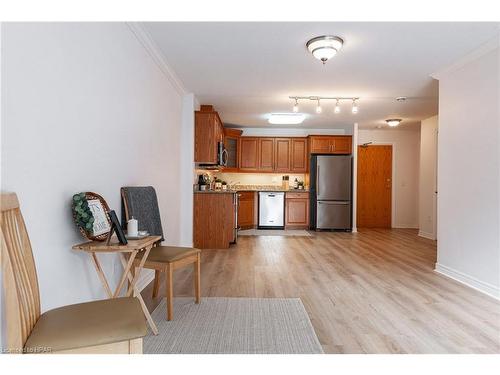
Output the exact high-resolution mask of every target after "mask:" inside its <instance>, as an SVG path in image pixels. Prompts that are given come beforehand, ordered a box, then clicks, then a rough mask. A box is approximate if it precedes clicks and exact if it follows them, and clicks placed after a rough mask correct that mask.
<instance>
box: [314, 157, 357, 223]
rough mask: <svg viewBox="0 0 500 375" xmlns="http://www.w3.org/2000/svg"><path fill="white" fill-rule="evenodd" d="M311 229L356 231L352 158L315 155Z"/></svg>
mask: <svg viewBox="0 0 500 375" xmlns="http://www.w3.org/2000/svg"><path fill="white" fill-rule="evenodd" d="M310 194H311V199H310V202H311V210H310V212H311V223H310V224H311V228H313V229H337V230H346V231H349V230H351V229H352V157H351V156H350V155H312V156H311V168H310Z"/></svg>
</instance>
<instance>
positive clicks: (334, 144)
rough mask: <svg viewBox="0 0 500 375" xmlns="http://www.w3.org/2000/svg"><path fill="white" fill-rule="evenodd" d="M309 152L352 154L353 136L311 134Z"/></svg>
mask: <svg viewBox="0 0 500 375" xmlns="http://www.w3.org/2000/svg"><path fill="white" fill-rule="evenodd" d="M309 152H310V153H311V154H350V153H352V136H350V135H334V136H325V135H311V136H309Z"/></svg>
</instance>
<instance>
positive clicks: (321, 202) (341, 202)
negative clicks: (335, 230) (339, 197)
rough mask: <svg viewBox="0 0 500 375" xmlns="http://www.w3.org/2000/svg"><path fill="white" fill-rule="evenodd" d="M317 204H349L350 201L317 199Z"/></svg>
mask: <svg viewBox="0 0 500 375" xmlns="http://www.w3.org/2000/svg"><path fill="white" fill-rule="evenodd" d="M318 204H344V205H347V204H351V202H350V201H318Z"/></svg>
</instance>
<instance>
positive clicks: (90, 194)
mask: <svg viewBox="0 0 500 375" xmlns="http://www.w3.org/2000/svg"><path fill="white" fill-rule="evenodd" d="M85 199H86V200H87V201H89V200H93V199H98V200H99V201H100V202H101V204H102V207H103V208H104V211H105V215H106V219H107V220H108V223H109V225H110V227H111V219H110V218H109V214H108V212H109V206H108V204H107V203H106V201H105V200H104V198H103V197H102V196H100V195H99V194H97V193H93V192H91V191H87V192H85ZM71 211H72V213H73V220H74V222H75V224H76V226H77V227H78V229H79V231H80V233H81V234H82V236H83V237H85V238H86V239H88V240H90V241H106V239H107V238H108V234H109V232H107V233H101V234H99V235H98V236H94V235H91V234H90V233H89V232H88V231H87V230H86V229H85V228H82V227H81V225H80V224H79V223H78V220H77V218H76V212H75V210H74V206H73V204H72V208H71Z"/></svg>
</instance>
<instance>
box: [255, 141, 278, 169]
mask: <svg viewBox="0 0 500 375" xmlns="http://www.w3.org/2000/svg"><path fill="white" fill-rule="evenodd" d="M258 153H259V171H264V172H273V171H274V138H259V151H258Z"/></svg>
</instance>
